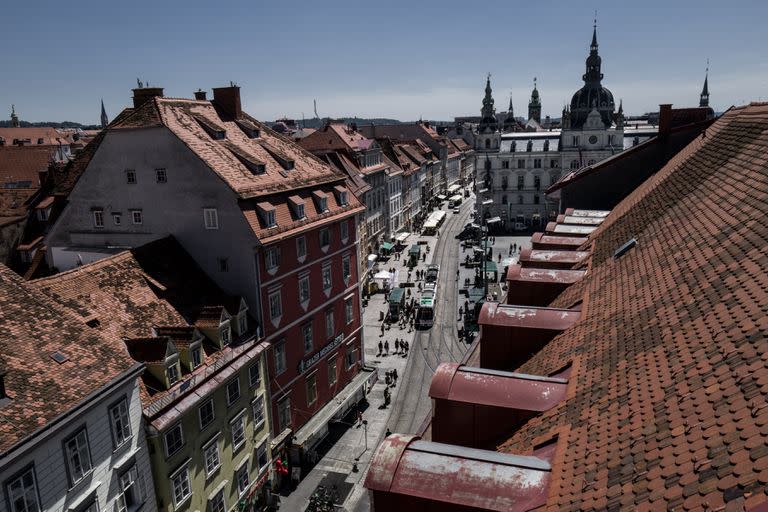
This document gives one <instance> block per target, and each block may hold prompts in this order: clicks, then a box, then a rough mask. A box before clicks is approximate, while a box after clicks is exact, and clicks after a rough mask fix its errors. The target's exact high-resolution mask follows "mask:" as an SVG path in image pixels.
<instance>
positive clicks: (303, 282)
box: [299, 275, 309, 302]
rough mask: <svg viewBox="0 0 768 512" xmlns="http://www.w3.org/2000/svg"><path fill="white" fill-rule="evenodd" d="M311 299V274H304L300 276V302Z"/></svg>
mask: <svg viewBox="0 0 768 512" xmlns="http://www.w3.org/2000/svg"><path fill="white" fill-rule="evenodd" d="M308 300H309V276H308V275H307V276H302V277H300V278H299V302H306V301H308Z"/></svg>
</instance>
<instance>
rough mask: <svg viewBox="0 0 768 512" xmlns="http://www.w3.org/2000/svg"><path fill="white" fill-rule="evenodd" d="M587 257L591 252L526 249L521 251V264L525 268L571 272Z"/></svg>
mask: <svg viewBox="0 0 768 512" xmlns="http://www.w3.org/2000/svg"><path fill="white" fill-rule="evenodd" d="M587 257H589V251H547V250H540V249H531V248H528V247H526V248H525V249H523V250H522V251H520V258H519V263H520V266H521V267H524V268H531V267H533V268H542V269H562V270H569V269H571V268H572V267H573V266H574V265H578V264H580V263H583V262H584V261H585V260H586V259H587Z"/></svg>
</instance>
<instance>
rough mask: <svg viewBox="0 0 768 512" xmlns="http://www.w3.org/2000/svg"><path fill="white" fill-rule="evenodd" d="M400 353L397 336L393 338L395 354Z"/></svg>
mask: <svg viewBox="0 0 768 512" xmlns="http://www.w3.org/2000/svg"><path fill="white" fill-rule="evenodd" d="M399 353H400V340H399V339H398V338H395V354H399Z"/></svg>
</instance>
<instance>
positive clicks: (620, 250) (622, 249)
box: [613, 238, 637, 260]
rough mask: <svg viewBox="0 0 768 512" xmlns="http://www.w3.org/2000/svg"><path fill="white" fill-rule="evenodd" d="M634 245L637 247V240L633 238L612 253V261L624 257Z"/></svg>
mask: <svg viewBox="0 0 768 512" xmlns="http://www.w3.org/2000/svg"><path fill="white" fill-rule="evenodd" d="M635 245H637V240H636V239H634V238H631V239H629V241H627V242H626V243H625V244H624V245H622V246H621V247H619V248H618V249H616V252H614V253H613V259H614V260H617V259H619V258H621V257H622V256H624V254H625V253H626V252H627V251H629V250H630V249H631V248H633V247H634V246H635Z"/></svg>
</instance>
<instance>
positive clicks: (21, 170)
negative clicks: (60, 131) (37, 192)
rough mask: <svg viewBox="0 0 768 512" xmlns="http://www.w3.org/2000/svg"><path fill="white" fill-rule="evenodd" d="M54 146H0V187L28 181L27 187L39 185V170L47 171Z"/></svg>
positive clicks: (54, 149) (54, 150)
mask: <svg viewBox="0 0 768 512" xmlns="http://www.w3.org/2000/svg"><path fill="white" fill-rule="evenodd" d="M55 152H56V148H52V147H50V146H43V147H40V146H36V147H19V146H0V187H3V186H4V184H6V183H10V182H19V181H29V182H30V183H31V185H30V186H29V187H27V188H38V187H40V172H41V171H47V170H48V166H49V165H50V164H51V158H52V157H53V155H54V153H55Z"/></svg>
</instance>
